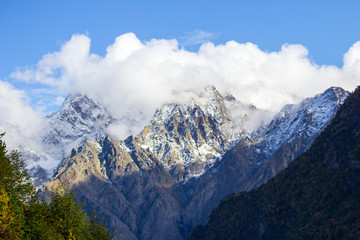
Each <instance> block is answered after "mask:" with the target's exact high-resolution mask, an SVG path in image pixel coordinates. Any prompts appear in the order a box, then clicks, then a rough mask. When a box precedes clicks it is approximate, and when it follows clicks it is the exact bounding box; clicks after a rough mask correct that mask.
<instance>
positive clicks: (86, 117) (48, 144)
mask: <svg viewBox="0 0 360 240" xmlns="http://www.w3.org/2000/svg"><path fill="white" fill-rule="evenodd" d="M114 121H115V119H114V118H113V117H112V116H111V114H110V113H109V112H108V111H107V109H106V108H105V107H104V104H103V103H102V102H101V100H100V99H98V98H96V97H95V96H89V95H86V94H72V95H69V96H68V97H67V98H66V99H65V101H64V103H63V105H62V106H61V108H60V110H59V111H57V112H55V113H54V114H52V115H50V116H48V117H47V124H48V126H49V127H48V128H47V129H46V131H45V132H44V133H43V135H42V136H40V139H41V145H42V146H43V149H42V151H35V150H33V149H31V148H21V149H20V150H21V153H22V155H23V157H24V158H25V159H27V160H28V169H29V172H30V176H31V177H32V179H33V181H34V185H35V186H37V187H39V186H42V185H43V184H44V183H45V182H47V181H49V180H50V178H51V177H52V176H53V174H54V172H55V171H56V170H57V167H58V166H59V165H60V164H61V163H63V162H64V161H65V160H66V158H68V156H69V153H70V151H71V149H72V148H74V147H79V146H80V145H82V144H84V143H85V141H86V140H87V139H96V138H97V137H99V136H102V135H103V134H105V131H106V128H107V127H108V126H109V125H110V124H111V123H112V122H114Z"/></svg>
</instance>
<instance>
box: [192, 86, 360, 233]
mask: <svg viewBox="0 0 360 240" xmlns="http://www.w3.org/2000/svg"><path fill="white" fill-rule="evenodd" d="M270 125H271V124H270ZM359 136H360V88H359V87H358V88H357V89H356V90H355V91H354V92H353V93H352V95H351V96H350V97H348V98H347V99H346V101H345V103H344V104H343V105H342V106H341V108H340V109H339V110H338V111H337V113H336V116H335V117H334V118H333V120H332V121H331V124H329V125H328V126H327V127H326V129H325V130H324V131H322V133H321V134H320V135H319V136H318V137H317V138H316V139H315V140H314V143H313V144H312V145H311V147H310V148H309V149H308V150H307V151H306V152H305V153H303V154H302V155H301V156H299V157H298V158H297V159H296V160H295V161H293V162H292V163H290V164H289V166H288V167H287V168H286V169H285V170H284V171H282V172H281V173H279V174H278V175H276V176H275V177H274V178H273V179H271V180H270V181H268V182H267V183H266V184H265V185H263V186H261V187H259V188H258V189H256V190H253V191H250V192H243V193H241V194H239V195H230V196H228V197H227V198H226V199H224V200H223V201H222V202H221V203H220V204H219V205H218V207H217V208H216V209H214V211H213V212H212V214H211V215H210V218H209V222H208V224H207V225H206V226H205V227H201V226H200V227H197V228H196V229H195V231H194V232H193V233H192V235H191V237H190V238H189V239H357V238H358V236H359V229H360V221H359V219H360V210H359V209H360V208H359V202H360V189H359V186H360V160H359V159H360V148H359V146H360V137H359Z"/></svg>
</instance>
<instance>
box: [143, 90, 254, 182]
mask: <svg viewBox="0 0 360 240" xmlns="http://www.w3.org/2000/svg"><path fill="white" fill-rule="evenodd" d="M200 97H202V98H205V99H204V101H205V102H204V101H199V100H194V99H193V100H192V101H191V102H190V104H188V105H184V104H166V105H164V106H163V107H161V108H160V109H158V110H157V111H156V113H155V115H154V118H153V119H152V121H151V122H150V124H149V125H148V126H146V127H145V129H144V130H143V131H142V132H141V134H140V135H139V136H138V137H137V138H136V141H137V143H138V145H140V146H141V147H142V148H148V149H149V150H150V151H151V152H153V153H154V154H155V155H156V156H157V157H158V159H160V160H161V162H162V164H163V165H164V166H165V167H166V168H167V169H168V170H169V171H170V173H171V174H172V175H173V176H175V177H176V178H177V180H178V181H182V180H186V179H189V178H191V177H194V176H200V175H201V174H203V173H205V172H206V170H207V169H209V168H210V167H211V166H212V165H213V164H214V162H215V161H216V159H219V158H220V157H221V156H222V155H223V154H224V152H225V151H226V150H227V149H228V148H229V146H230V145H231V143H232V142H233V141H234V139H236V138H239V137H240V136H241V135H242V134H243V133H242V130H241V128H240V127H241V122H240V121H243V122H244V121H246V120H247V119H246V118H247V117H248V115H252V114H254V113H256V112H259V111H260V110H257V109H256V108H254V107H252V106H246V105H244V104H242V103H240V102H238V101H236V100H235V98H233V97H230V96H227V97H223V96H222V95H221V94H220V93H219V92H218V91H217V90H216V89H215V88H214V87H208V88H206V89H205V91H204V92H203V93H202V94H201V96H200ZM201 102H202V103H201ZM233 108H241V109H242V114H243V115H242V116H237V117H238V118H237V119H236V121H234V118H233V116H232V109H233ZM235 125H236V126H238V127H237V129H238V131H236V130H235V131H231V130H232V129H235Z"/></svg>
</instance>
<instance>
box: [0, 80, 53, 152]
mask: <svg viewBox="0 0 360 240" xmlns="http://www.w3.org/2000/svg"><path fill="white" fill-rule="evenodd" d="M45 127H46V123H45V121H44V118H43V117H42V114H41V112H39V111H35V110H34V109H33V108H32V107H31V106H30V105H29V104H28V98H27V97H26V95H25V93H24V92H23V91H20V90H16V89H14V87H13V86H12V85H10V84H9V83H7V82H3V81H0V132H1V133H3V132H6V134H5V137H4V140H5V142H6V144H7V146H8V148H9V149H11V150H13V149H16V148H18V146H19V145H24V144H26V145H27V146H32V148H33V149H39V147H40V145H41V144H40V142H39V139H37V137H38V136H39V135H40V133H41V132H42V131H43V130H44V128H45Z"/></svg>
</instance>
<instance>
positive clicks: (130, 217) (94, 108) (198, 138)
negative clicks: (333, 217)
mask: <svg viewBox="0 0 360 240" xmlns="http://www.w3.org/2000/svg"><path fill="white" fill-rule="evenodd" d="M189 95H191V96H192V97H191V98H189V99H186V101H182V102H181V103H169V104H165V105H163V106H162V107H160V108H159V109H158V110H157V111H156V112H155V114H154V117H153V119H152V120H151V122H150V123H149V125H147V126H145V127H144V129H143V131H142V132H141V133H139V134H138V135H136V136H129V137H128V138H127V139H125V140H116V139H114V138H112V137H111V136H109V135H106V128H107V127H108V126H110V125H111V124H112V123H114V122H116V121H119V120H118V119H116V118H114V117H113V116H111V114H110V113H109V111H107V110H106V108H105V107H104V105H103V104H102V103H101V100H99V99H96V98H93V97H90V96H87V95H84V94H76V95H71V96H69V97H67V99H66V100H65V102H64V104H63V106H62V108H61V109H60V110H59V111H58V112H56V113H55V114H53V115H51V116H50V117H49V121H50V122H51V125H52V126H53V128H52V129H51V130H50V131H48V133H47V134H46V136H44V138H43V139H44V144H47V145H48V146H50V147H49V148H48V149H49V151H48V153H46V154H48V155H51V154H53V155H52V156H53V159H58V163H59V168H58V169H57V172H56V174H55V175H54V177H53V178H52V179H51V180H50V181H49V182H48V183H46V184H45V185H44V187H43V188H42V189H41V192H42V194H44V196H46V195H47V194H48V193H49V191H51V189H52V188H53V187H55V186H57V185H58V184H59V183H62V184H66V185H67V186H68V187H70V188H71V189H74V190H75V191H76V193H77V197H78V199H79V200H81V201H84V202H85V203H86V204H85V207H86V208H88V209H96V211H97V212H99V213H102V214H103V216H104V217H105V218H107V219H108V220H109V224H110V225H111V226H115V228H116V237H117V238H118V239H185V238H186V237H187V236H189V234H190V233H191V231H192V230H193V228H194V227H195V226H197V225H198V224H205V223H206V221H207V218H208V215H209V214H210V212H211V211H212V209H213V208H214V207H215V206H216V205H217V204H218V202H219V201H220V200H221V199H223V198H224V197H225V196H227V195H228V194H230V193H238V192H241V191H247V190H250V189H254V188H256V187H258V186H260V185H262V184H263V183H265V182H266V181H268V180H269V179H270V178H272V177H273V176H274V175H276V174H277V173H278V172H279V171H281V170H282V169H284V168H285V167H287V166H288V164H289V163H290V162H291V161H292V160H293V159H295V158H296V157H297V156H299V155H300V154H301V153H303V152H304V151H305V150H306V149H308V148H309V147H310V146H311V143H312V142H313V140H314V138H315V137H316V136H317V135H318V134H319V133H320V132H321V131H322V130H323V129H324V128H325V127H326V125H327V124H328V123H329V122H330V121H331V119H332V118H333V116H334V115H335V113H336V111H337V109H338V108H339V107H340V106H341V104H342V103H343V102H344V100H345V99H346V98H347V96H348V95H349V92H346V91H344V90H343V89H341V88H336V87H332V88H330V89H328V90H326V91H325V92H324V93H322V94H319V95H316V96H315V97H313V98H308V99H305V100H303V101H302V102H301V103H299V104H296V105H286V106H285V107H284V108H283V109H282V110H281V111H280V112H279V113H278V114H277V115H275V117H273V118H272V120H271V118H270V117H271V114H270V113H269V112H268V111H264V110H261V109H257V108H256V107H255V106H253V105H246V104H243V103H241V102H239V101H237V100H236V99H235V98H234V97H233V96H232V95H230V94H224V95H223V94H221V93H220V92H219V91H218V90H217V89H216V88H215V87H213V86H210V87H207V88H205V89H203V90H202V91H199V92H197V93H193V94H189ZM72 147H73V149H72V150H70V149H71V148H72ZM50 150H51V151H50ZM67 152H68V154H69V155H68V156H69V157H65V156H67V155H66V153H67ZM44 155H45V154H44ZM33 163H34V164H32V165H31V166H32V170H31V172H32V173H33V178H34V179H37V180H38V183H39V185H41V183H43V182H46V181H48V177H49V174H44V172H45V173H46V172H50V173H51V169H44V168H43V167H41V165H40V164H39V165H38V166H36V161H33ZM39 173H42V174H39Z"/></svg>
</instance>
